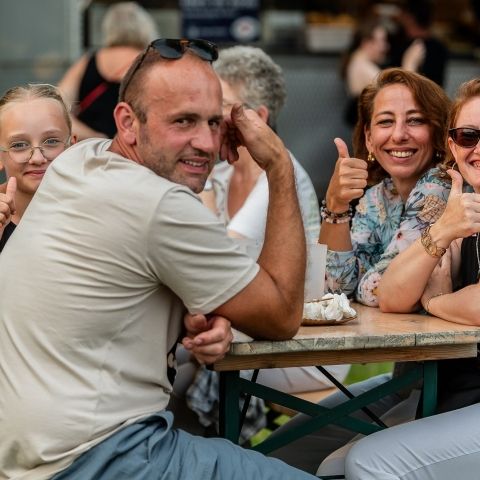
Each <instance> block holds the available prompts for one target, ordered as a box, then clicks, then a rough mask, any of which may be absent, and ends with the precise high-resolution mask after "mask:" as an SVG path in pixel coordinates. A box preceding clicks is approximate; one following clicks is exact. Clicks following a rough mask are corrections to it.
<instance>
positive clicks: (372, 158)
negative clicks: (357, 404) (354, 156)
mask: <svg viewBox="0 0 480 480" xmlns="http://www.w3.org/2000/svg"><path fill="white" fill-rule="evenodd" d="M375 160H376V158H375V157H374V156H373V153H372V152H368V157H367V162H368V163H374V162H375Z"/></svg>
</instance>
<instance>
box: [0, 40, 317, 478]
mask: <svg viewBox="0 0 480 480" xmlns="http://www.w3.org/2000/svg"><path fill="white" fill-rule="evenodd" d="M215 58H216V49H215V47H214V46H213V45H211V44H209V43H208V42H205V41H166V40H159V41H156V42H154V43H153V44H152V45H151V46H150V47H149V48H148V49H147V50H146V51H145V52H144V54H143V55H142V56H140V57H139V58H138V59H137V61H136V62H134V64H133V65H132V67H131V69H130V70H129V72H128V73H127V75H126V77H125V78H124V80H123V82H122V87H121V91H120V101H119V103H118V105H117V107H116V109H115V113H114V115H115V122H116V125H117V130H118V134H117V136H116V137H115V138H114V139H113V141H109V140H100V139H92V140H86V141H84V142H81V143H79V144H77V145H76V146H74V147H73V148H70V149H68V150H67V151H66V152H65V153H64V154H62V155H61V156H60V157H58V158H57V159H56V160H55V162H54V163H53V164H52V166H51V167H50V168H49V171H48V172H47V174H46V175H45V178H44V180H43V182H42V185H41V186H40V188H39V190H38V191H37V194H36V196H35V198H34V199H33V201H32V202H31V204H30V206H29V209H28V211H27V212H26V214H25V215H24V217H23V219H22V222H21V223H20V224H19V226H18V228H17V229H16V231H15V234H14V235H13V236H12V238H11V239H10V241H9V243H8V245H7V247H6V248H5V250H4V251H3V253H2V255H1V256H0V432H1V433H0V436H1V442H0V478H1V479H4V478H18V479H35V480H41V479H47V478H54V479H55V480H60V479H62V480H63V479H69V480H71V479H77V478H78V479H81V480H89V479H91V480H94V479H95V480H98V479H107V480H108V479H113V478H115V479H117V478H128V479H142V480H143V479H150V478H182V479H188V478H192V479H193V478H202V479H204V478H239V479H240V478H241V479H243V478H245V476H246V477H247V478H262V479H263V478H285V479H287V478H288V479H291V478H314V477H311V476H310V475H307V474H304V473H303V472H300V471H297V470H295V469H292V468H291V467H289V466H287V465H286V464H283V463H282V462H280V461H278V460H273V459H268V458H266V457H263V456H262V455H260V454H257V453H255V452H249V451H245V450H242V449H241V448H239V447H236V446H234V445H232V444H231V443H230V442H227V441H224V440H220V439H216V440H211V439H204V438H200V437H193V436H191V435H189V434H187V433H185V432H182V431H179V430H175V429H172V428H171V422H172V416H171V414H170V413H168V412H165V407H166V405H167V403H168V400H169V395H170V392H171V388H172V382H173V374H174V348H175V344H176V341H177V339H178V338H179V335H180V333H181V326H182V318H183V314H184V312H185V307H186V309H187V310H188V311H189V312H190V313H201V314H208V313H215V314H218V315H221V316H223V317H225V318H228V319H229V320H230V321H231V323H232V325H233V326H235V327H236V328H238V329H240V330H242V331H244V332H246V333H247V334H249V335H252V336H254V337H263V338H271V339H282V338H289V337H291V336H292V335H294V334H295V332H296V331H297V329H298V327H299V324H300V321H301V312H302V306H303V284H304V270H305V240H304V231H303V226H302V220H301V216H300V211H299V207H298V201H297V195H296V191H295V181H294V175H293V166H292V163H291V160H290V157H289V155H288V152H287V151H286V150H285V148H284V146H283V144H282V142H281V141H280V139H279V138H278V137H277V136H276V135H275V134H274V133H273V132H272V131H271V130H270V129H269V128H268V127H267V126H266V124H265V123H263V122H262V121H261V119H260V118H259V117H258V116H257V115H256V114H255V112H253V111H251V110H247V109H244V108H243V107H242V106H240V105H237V106H234V107H233V108H232V115H231V118H230V119H228V120H223V117H222V94H221V88H220V83H219V81H218V79H217V77H216V75H215V73H214V71H213V69H212V66H211V61H213V60H215ZM238 145H244V146H245V147H246V148H248V149H249V151H250V152H251V154H252V156H253V158H255V160H256V161H257V162H258V164H259V165H260V166H261V167H262V168H263V169H264V170H265V171H266V175H267V178H268V181H269V187H270V203H269V214H268V220H267V227H266V235H265V243H264V247H263V250H262V252H261V255H260V258H259V261H258V263H255V262H253V261H252V260H251V259H250V258H248V257H247V256H246V255H244V254H242V253H241V252H240V251H239V249H238V248H237V247H236V246H235V244H234V243H233V241H232V240H231V239H229V238H228V237H227V235H226V232H225V229H224V227H223V226H222V225H221V223H219V221H218V220H217V219H216V217H215V216H214V215H213V214H212V213H210V212H209V211H208V210H207V209H206V208H205V207H203V205H202V204H201V202H200V201H199V198H198V197H197V195H196V193H198V192H200V191H201V190H202V188H203V185H204V182H205V180H206V178H207V176H208V174H209V172H210V171H211V169H212V167H213V164H214V162H215V159H216V157H217V155H218V154H219V152H220V154H221V158H227V159H228V160H229V161H234V160H235V159H236V147H237V146H238ZM279 258H281V259H282V261H278V259H279ZM258 292H261V295H259V294H258ZM214 318H215V317H214ZM215 325H216V324H215V320H214V321H213V323H212V322H209V323H208V324H207V325H206V326H205V327H204V329H206V330H208V329H209V328H211V329H212V330H215V329H216V326H215ZM217 331H218V329H217ZM221 340H222V339H217V340H215V341H218V344H219V345H222V342H221ZM215 341H214V343H215Z"/></svg>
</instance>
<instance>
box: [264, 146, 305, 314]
mask: <svg viewBox="0 0 480 480" xmlns="http://www.w3.org/2000/svg"><path fill="white" fill-rule="evenodd" d="M283 155H284V158H282V161H278V162H276V163H275V165H274V167H272V168H271V169H270V170H269V171H267V172H266V173H267V178H268V185H269V203H268V213H267V224H266V229H265V241H264V244H263V249H262V252H261V254H260V257H259V260H258V263H259V264H260V266H261V267H262V268H263V269H264V270H266V271H267V272H268V273H269V274H270V276H271V277H272V279H273V280H274V281H275V283H276V284H277V286H278V288H279V289H280V290H281V292H282V294H283V296H284V297H285V300H286V301H287V302H288V303H289V304H290V305H291V306H292V308H291V311H290V312H288V313H289V315H293V316H299V318H301V309H302V308H303V293H304V282H305V262H306V258H305V257H306V245H305V232H304V228H303V222H302V216H301V212H300V206H299V202H298V195H297V190H296V185H295V175H294V167H293V163H292V161H291V159H290V156H289V154H288V152H287V151H286V150H285V152H284V153H283Z"/></svg>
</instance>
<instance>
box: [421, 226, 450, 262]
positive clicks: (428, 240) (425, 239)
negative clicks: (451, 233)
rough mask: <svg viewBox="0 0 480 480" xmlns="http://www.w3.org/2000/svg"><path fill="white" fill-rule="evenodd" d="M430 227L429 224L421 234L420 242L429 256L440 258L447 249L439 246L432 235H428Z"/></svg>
mask: <svg viewBox="0 0 480 480" xmlns="http://www.w3.org/2000/svg"><path fill="white" fill-rule="evenodd" d="M430 227H431V225H429V226H428V227H427V228H426V229H425V230H424V231H423V232H422V236H421V242H422V245H423V248H424V249H425V251H426V252H427V253H428V254H429V255H430V256H431V257H435V258H440V257H441V256H443V255H444V254H445V252H446V251H447V249H446V248H443V247H439V246H438V245H437V244H436V243H435V242H434V241H433V240H432V236H431V235H430Z"/></svg>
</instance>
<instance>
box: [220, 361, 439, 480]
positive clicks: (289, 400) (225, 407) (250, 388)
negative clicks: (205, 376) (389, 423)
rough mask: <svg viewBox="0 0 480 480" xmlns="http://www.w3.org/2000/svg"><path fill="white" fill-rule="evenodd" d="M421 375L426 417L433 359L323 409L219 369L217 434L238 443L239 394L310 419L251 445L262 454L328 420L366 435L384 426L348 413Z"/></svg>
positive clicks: (432, 392) (432, 404)
mask: <svg viewBox="0 0 480 480" xmlns="http://www.w3.org/2000/svg"><path fill="white" fill-rule="evenodd" d="M422 378H423V400H422V416H429V415H432V414H433V413H434V412H435V409H436V402H437V362H436V361H425V362H423V363H417V364H414V366H413V367H412V368H411V369H409V370H408V371H406V372H405V373H403V374H402V375H400V376H396V377H395V378H392V379H391V380H389V381H387V382H385V383H384V384H382V385H379V386H377V387H375V388H373V389H372V390H369V391H368V392H364V393H362V394H361V395H358V396H356V397H353V398H350V399H347V400H345V402H343V403H341V404H339V405H337V406H335V407H334V408H326V407H323V406H321V405H317V404H314V403H311V402H308V401H306V400H302V399H300V398H297V397H294V396H292V395H289V394H286V393H283V392H280V391H278V390H274V389H272V388H269V387H266V386H264V385H260V384H257V383H255V382H254V381H249V380H246V379H243V378H240V375H239V371H226V372H220V435H222V436H223V437H224V438H227V439H229V440H231V441H232V442H234V443H237V442H238V437H239V434H240V430H241V419H240V411H239V408H238V405H239V397H240V394H241V393H246V394H248V395H253V396H255V397H259V398H263V399H264V400H266V401H269V402H273V403H276V404H279V405H283V406H285V407H288V408H290V409H292V410H295V411H298V412H301V413H304V414H306V415H309V416H311V417H312V420H311V421H310V422H306V423H304V424H303V425H299V426H297V427H296V428H291V429H287V431H285V432H282V433H281V434H278V435H276V436H275V437H274V438H267V439H266V440H265V441H264V442H262V443H260V444H259V445H257V446H256V447H255V448H254V449H255V450H257V451H259V452H262V453H269V452H271V451H273V450H276V449H277V448H280V447H282V446H284V445H286V444H288V443H290V442H293V441H295V440H297V439H298V438H301V437H302V436H304V435H307V434H309V433H312V432H314V431H315V430H318V429H319V428H321V427H323V426H324V425H327V424H330V423H333V424H336V425H339V426H342V427H344V428H347V429H349V430H352V431H354V432H358V433H363V434H364V435H368V434H370V433H373V432H377V431H379V430H382V429H383V428H384V426H381V425H376V424H374V423H369V422H366V421H364V420H360V419H357V418H353V417H351V416H350V414H352V413H354V412H356V411H357V410H360V409H361V408H363V407H365V406H367V405H369V404H371V403H373V402H376V401H377V400H379V399H380V398H383V397H385V396H387V395H389V394H391V393H394V392H396V391H398V390H401V389H403V388H405V387H408V386H409V385H412V384H413V383H415V382H416V381H418V380H419V379H422ZM330 478H341V477H330Z"/></svg>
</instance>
